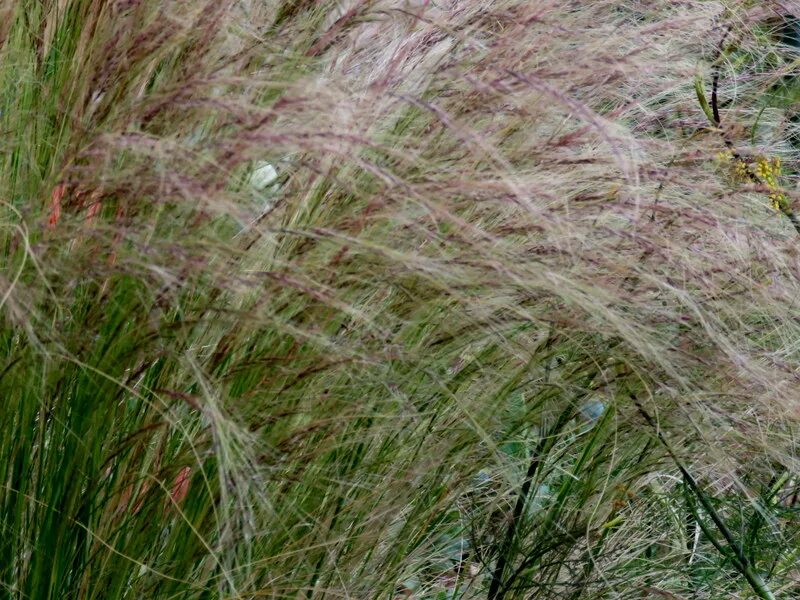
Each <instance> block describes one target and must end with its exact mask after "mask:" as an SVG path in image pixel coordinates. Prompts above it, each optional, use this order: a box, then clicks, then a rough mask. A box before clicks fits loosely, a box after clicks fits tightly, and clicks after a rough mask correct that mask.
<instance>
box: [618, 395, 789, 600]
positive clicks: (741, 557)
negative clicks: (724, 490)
mask: <svg viewBox="0 0 800 600" xmlns="http://www.w3.org/2000/svg"><path fill="white" fill-rule="evenodd" d="M630 398H631V400H633V403H634V404H635V405H636V408H637V409H638V411H639V413H640V414H641V415H642V417H643V418H644V420H645V421H646V422H647V424H648V425H649V426H650V427H652V428H653V430H654V431H655V433H656V436H657V437H658V440H659V441H660V442H661V444H662V445H663V446H664V448H665V449H666V451H667V453H668V454H669V455H670V457H671V458H672V460H673V462H674V463H675V465H676V466H677V467H678V470H679V471H680V472H681V475H682V476H683V480H684V482H685V484H686V486H687V488H688V489H689V490H690V491H691V493H692V494H693V495H694V497H696V498H697V500H698V501H699V502H700V505H701V506H702V507H703V510H704V511H705V512H706V513H707V514H708V516H710V517H711V520H712V521H713V522H714V525H715V526H716V528H717V531H719V533H720V535H722V537H723V538H724V539H725V542H726V543H727V548H726V547H725V546H723V545H722V544H721V543H720V542H719V541H718V540H717V539H716V537H715V536H714V535H713V533H712V532H711V531H710V530H709V529H708V526H707V525H706V524H705V522H704V521H703V519H701V518H700V515H699V514H697V512H696V511H695V510H693V513H694V517H695V520H696V521H697V524H698V525H699V526H700V528H701V529H702V530H703V533H704V534H705V535H706V536H707V537H708V539H709V540H710V541H711V543H712V544H713V545H714V547H715V548H716V549H717V550H719V552H720V553H721V554H722V555H723V556H726V557H728V558H730V559H731V562H732V563H733V565H734V566H735V567H736V570H737V571H739V573H741V574H742V575H743V576H744V578H745V579H746V580H747V583H749V584H750V587H751V588H752V589H753V591H754V592H755V593H756V595H757V596H758V597H759V598H762V600H776V598H775V596H774V595H773V594H772V591H771V590H770V589H769V588H768V587H767V584H766V583H765V582H764V580H763V579H761V576H760V575H759V574H758V573H756V572H755V571H754V570H753V564H752V562H751V561H750V559H749V558H748V557H747V555H746V554H745V553H744V550H743V549H742V547H741V545H740V544H739V542H737V541H736V538H735V537H734V536H733V533H731V530H730V529H728V526H727V525H726V524H725V522H724V521H723V520H722V517H720V515H719V513H718V512H717V511H716V509H715V508H714V506H713V505H712V504H711V501H710V500H709V498H708V496H707V495H706V493H705V492H704V491H703V489H702V487H701V486H700V484H699V483H698V482H697V480H696V479H695V478H694V477H693V476H692V474H691V473H690V472H689V471H688V469H686V467H685V466H684V465H683V461H682V460H681V459H680V458H679V457H678V455H677V454H676V453H675V451H674V450H673V449H672V446H671V445H670V444H669V442H668V441H667V439H666V438H665V437H664V434H663V433H662V432H661V430H660V428H659V427H658V424H657V423H656V422H655V420H654V419H653V417H651V416H650V414H649V413H648V412H647V411H646V410H645V408H644V406H642V403H641V402H639V400H638V398H636V396H635V395H633V394H630Z"/></svg>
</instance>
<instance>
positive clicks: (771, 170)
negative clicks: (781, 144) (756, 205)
mask: <svg viewBox="0 0 800 600" xmlns="http://www.w3.org/2000/svg"><path fill="white" fill-rule="evenodd" d="M755 173H756V177H758V178H759V180H761V182H762V183H763V184H764V185H766V186H767V187H768V188H769V190H770V194H769V200H770V203H771V204H772V208H774V209H775V210H783V209H785V208H786V207H788V205H789V201H788V200H787V199H786V196H785V195H784V194H782V193H781V192H780V191H779V190H780V185H779V183H778V178H779V177H780V175H781V173H782V170H781V159H780V158H778V157H777V156H776V157H774V158H772V160H770V159H767V158H766V157H764V156H759V157H758V158H757V159H756V164H755Z"/></svg>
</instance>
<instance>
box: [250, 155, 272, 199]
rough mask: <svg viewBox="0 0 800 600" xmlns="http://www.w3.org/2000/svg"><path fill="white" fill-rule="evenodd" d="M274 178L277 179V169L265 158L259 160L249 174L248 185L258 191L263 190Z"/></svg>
mask: <svg viewBox="0 0 800 600" xmlns="http://www.w3.org/2000/svg"><path fill="white" fill-rule="evenodd" d="M276 179H278V171H276V170H275V167H273V166H272V164H270V163H268V162H267V161H265V160H260V161H258V162H257V163H256V166H255V169H253V173H252V174H251V175H250V187H252V188H253V189H254V190H256V191H258V192H263V191H264V190H265V189H267V187H268V186H270V185H271V184H273V183H275V180H276Z"/></svg>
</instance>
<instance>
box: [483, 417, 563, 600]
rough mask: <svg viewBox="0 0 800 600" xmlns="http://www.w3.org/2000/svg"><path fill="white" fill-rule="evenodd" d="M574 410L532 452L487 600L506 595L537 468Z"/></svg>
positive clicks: (501, 597) (498, 598)
mask: <svg viewBox="0 0 800 600" xmlns="http://www.w3.org/2000/svg"><path fill="white" fill-rule="evenodd" d="M574 412H575V411H574V409H573V408H572V407H570V408H568V409H567V410H565V411H564V412H563V413H561V416H560V417H559V419H558V422H557V423H556V424H555V425H554V426H553V428H552V430H551V431H550V432H549V433H546V434H545V435H543V436H542V438H541V439H540V440H539V443H538V444H537V445H536V449H535V450H534V452H533V457H532V458H531V462H530V464H529V465H528V470H527V471H526V473H525V479H524V480H523V481H522V486H520V490H519V493H518V494H517V501H516V503H515V504H514V511H513V512H512V514H511V518H510V519H509V521H508V527H507V528H506V533H505V536H504V538H503V542H502V544H501V546H500V552H499V555H498V557H497V564H496V565H495V568H494V572H493V573H492V582H491V584H490V585H489V594H488V596H487V598H488V600H502V599H503V598H504V597H505V594H506V587H504V585H503V575H504V574H505V571H506V568H507V566H508V563H509V561H510V560H511V555H512V550H513V547H514V541H515V539H516V537H517V530H518V529H519V524H520V521H521V519H522V515H523V514H524V513H525V506H526V504H527V503H528V496H529V494H530V490H531V484H532V483H533V480H534V478H535V477H536V474H537V473H538V471H539V468H540V467H541V465H542V457H543V456H544V455H545V454H546V453H547V450H548V448H549V447H550V446H551V445H552V444H553V441H552V438H553V436H554V435H556V434H557V433H558V431H560V430H561V428H562V427H563V426H564V425H565V424H566V423H567V422H568V421H569V420H570V419H571V418H572V417H573V415H574Z"/></svg>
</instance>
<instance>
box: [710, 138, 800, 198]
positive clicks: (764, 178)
mask: <svg viewBox="0 0 800 600" xmlns="http://www.w3.org/2000/svg"><path fill="white" fill-rule="evenodd" d="M716 158H717V162H718V163H719V164H721V165H725V166H727V167H728V168H729V169H730V170H731V173H732V175H733V177H734V179H736V180H737V181H747V180H748V179H750V178H752V176H753V175H755V177H756V178H757V179H758V181H759V182H760V183H762V184H763V185H765V186H766V187H767V188H769V190H770V193H769V196H768V197H769V200H770V204H771V205H772V208H774V209H775V210H780V211H784V210H786V209H787V208H788V206H789V201H788V199H787V198H786V195H785V194H782V193H781V192H780V184H779V178H780V176H781V173H782V169H781V159H780V158H778V157H774V158H772V159H768V158H766V157H765V156H759V157H757V158H756V160H755V162H754V163H753V165H752V166H750V165H748V164H747V163H746V162H745V161H744V160H743V159H741V158H739V157H736V158H734V153H733V151H732V150H730V149H726V150H723V151H722V152H719V153H718V154H717V157H716ZM751 168H752V171H750V169H751Z"/></svg>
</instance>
